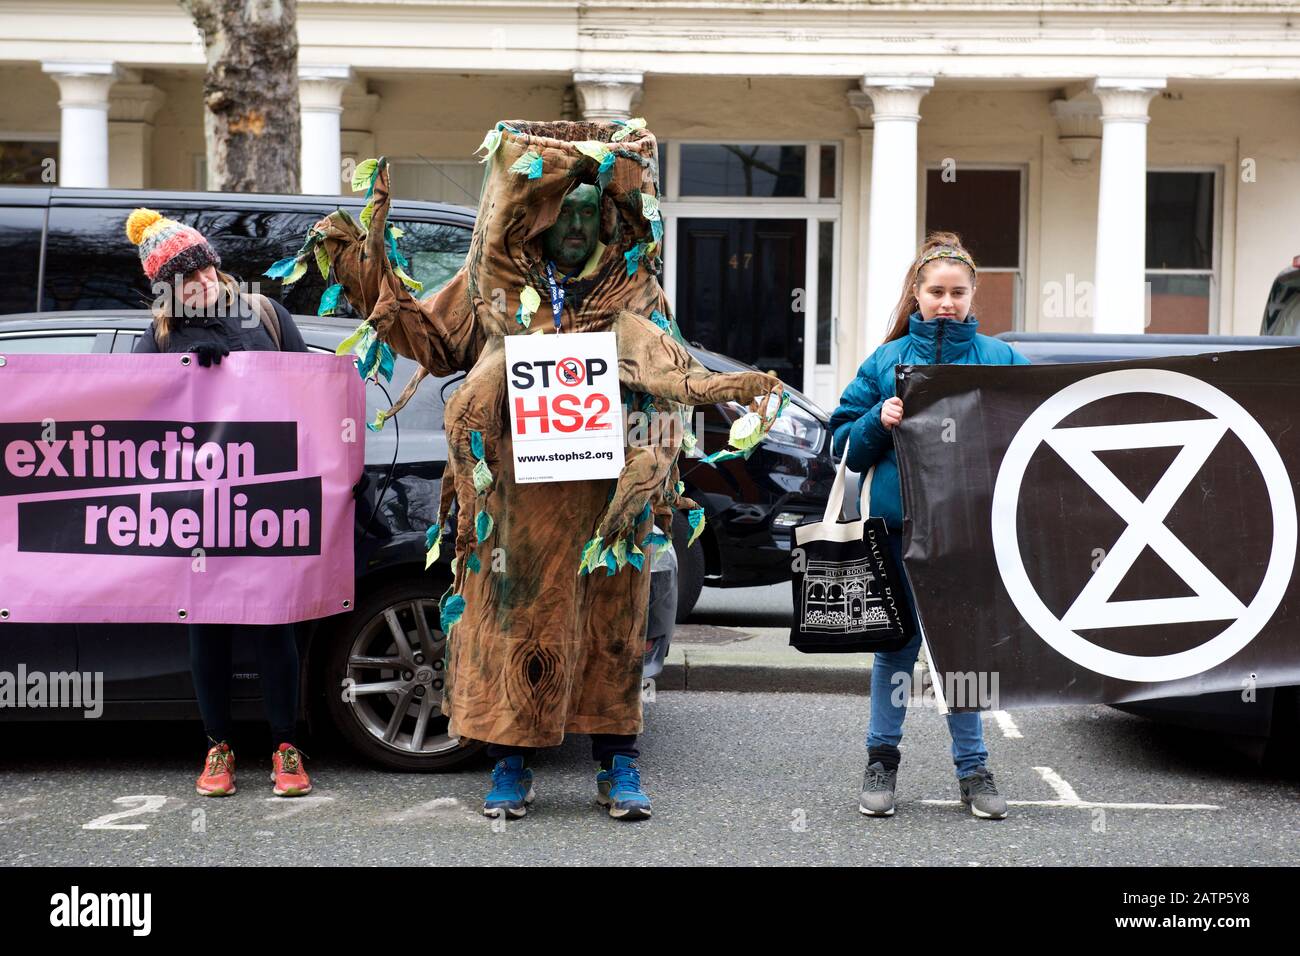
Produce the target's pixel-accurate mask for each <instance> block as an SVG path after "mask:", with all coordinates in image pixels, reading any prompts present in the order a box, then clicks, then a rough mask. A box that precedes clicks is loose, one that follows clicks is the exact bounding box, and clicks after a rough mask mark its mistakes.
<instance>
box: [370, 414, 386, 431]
mask: <svg viewBox="0 0 1300 956" xmlns="http://www.w3.org/2000/svg"><path fill="white" fill-rule="evenodd" d="M386 421H388V415H387V413H386V412H384V410H383V409H380V410H379V411H377V412H375V420H374V421H373V422H366V429H367V430H369V431H372V432H377V431H383V428H384V422H386Z"/></svg>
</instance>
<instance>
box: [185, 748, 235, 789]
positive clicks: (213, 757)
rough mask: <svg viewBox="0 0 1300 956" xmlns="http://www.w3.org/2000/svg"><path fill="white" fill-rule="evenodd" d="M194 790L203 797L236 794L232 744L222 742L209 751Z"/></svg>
mask: <svg viewBox="0 0 1300 956" xmlns="http://www.w3.org/2000/svg"><path fill="white" fill-rule="evenodd" d="M194 789H195V791H196V792H197V793H198V794H199V795H200V796H203V797H228V796H230V795H231V794H232V793H234V792H235V754H234V752H233V751H232V750H231V749H230V744H228V743H226V742H225V741H222V742H221V743H219V744H217V745H216V746H215V747H213V748H212V749H211V750H209V751H208V759H207V763H205V764H204V765H203V773H201V774H200V775H199V781H198V783H197V784H195V786H194Z"/></svg>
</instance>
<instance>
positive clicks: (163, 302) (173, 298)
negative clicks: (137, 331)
mask: <svg viewBox="0 0 1300 956" xmlns="http://www.w3.org/2000/svg"><path fill="white" fill-rule="evenodd" d="M184 283H185V280H184V278H182V279H181V285H182V286H184ZM217 283H218V285H220V286H221V291H222V292H223V293H224V294H225V297H226V301H225V306H226V308H227V309H231V310H232V314H236V315H238V314H242V313H240V312H235V311H233V310H238V309H244V308H246V306H245V304H244V301H243V297H242V295H241V293H240V289H239V280H238V279H236V278H235V277H234V276H232V275H230V274H229V273H228V272H222V271H221V270H220V269H218V270H217ZM167 288H168V290H169V291H168V292H167V293H165V294H163V295H160V296H158V298H157V300H156V301H155V303H154V308H153V335H154V339H156V340H157V342H158V347H159V348H160V349H165V348H167V338H168V336H170V335H171V334H172V325H173V324H174V318H173V316H174V315H175V311H174V310H175V309H177V308H178V307H180V306H181V304H182V303H181V302H180V301H179V296H180V289H178V288H177V286H176V283H175V282H171V283H168V286H167Z"/></svg>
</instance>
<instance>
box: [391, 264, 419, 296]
mask: <svg viewBox="0 0 1300 956" xmlns="http://www.w3.org/2000/svg"><path fill="white" fill-rule="evenodd" d="M393 275H395V276H397V278H399V279H401V280H402V285H404V286H406V287H407V288H408V289H410V290H411V291H412V292H420V291H422V290H423V289H424V283H423V282H421V281H419V280H418V279H412V278H411V277H410V276H409V275H407V274H406V270H405V269H403V268H402V267H401V266H393Z"/></svg>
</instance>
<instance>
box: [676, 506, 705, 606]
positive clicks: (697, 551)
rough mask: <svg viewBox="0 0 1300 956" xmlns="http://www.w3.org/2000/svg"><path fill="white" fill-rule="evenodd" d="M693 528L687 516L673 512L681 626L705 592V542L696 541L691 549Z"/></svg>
mask: <svg viewBox="0 0 1300 956" xmlns="http://www.w3.org/2000/svg"><path fill="white" fill-rule="evenodd" d="M690 536H691V526H690V523H689V522H688V521H687V520H686V515H684V514H683V513H682V512H680V511H674V512H673V550H674V551H676V552H677V623H678V624H681V623H683V622H685V620H686V619H687V618H688V617H690V615H691V611H693V610H695V604H696V602H697V601H699V599H700V592H701V591H703V590H704V570H705V568H704V541H703V539H702V537H701V538H698V539H696V541H695V543H694V544H693V545H691V546H690V547H687V546H686V542H687V541H688V540H689V539H690Z"/></svg>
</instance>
